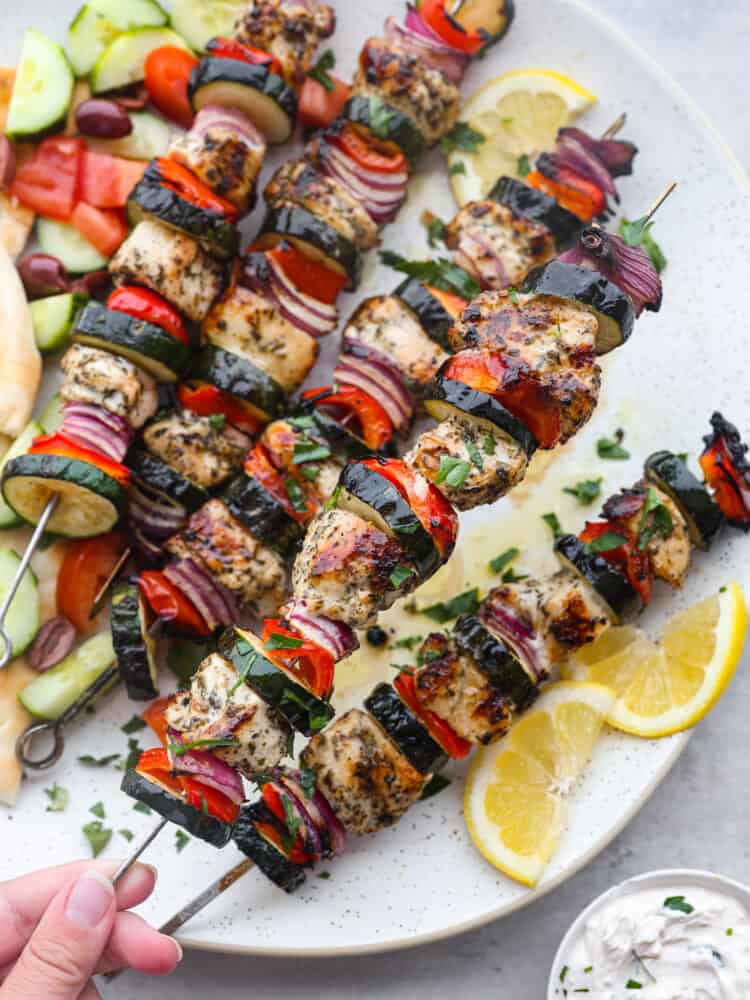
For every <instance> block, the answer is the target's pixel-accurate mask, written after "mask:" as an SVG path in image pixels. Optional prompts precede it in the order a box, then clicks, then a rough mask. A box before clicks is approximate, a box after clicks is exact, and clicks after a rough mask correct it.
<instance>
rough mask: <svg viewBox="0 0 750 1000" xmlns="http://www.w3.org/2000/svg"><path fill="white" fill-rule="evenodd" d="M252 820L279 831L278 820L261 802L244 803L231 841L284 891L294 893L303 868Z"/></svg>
mask: <svg viewBox="0 0 750 1000" xmlns="http://www.w3.org/2000/svg"><path fill="white" fill-rule="evenodd" d="M256 823H267V824H269V825H270V826H274V827H276V828H277V829H279V830H280V826H279V823H278V822H277V820H276V817H275V816H274V815H273V813H272V812H271V810H270V809H269V808H268V807H267V806H266V805H265V803H263V802H253V803H247V802H246V803H245V804H244V805H243V806H241V807H240V814H239V816H238V817H237V821H236V822H235V824H234V833H233V838H234V842H235V844H236V845H237V847H239V849H240V850H241V851H242V853H243V854H244V855H245V856H246V857H248V858H250V860H251V861H254V862H255V864H256V865H257V866H258V868H259V869H260V870H261V871H262V872H263V874H264V875H265V876H266V877H267V878H269V879H270V880H271V881H272V882H273V884H274V885H276V886H278V887H279V889H283V890H284V892H294V891H295V890H296V889H299V887H300V886H301V885H302V883H303V882H304V881H305V869H304V868H303V867H302V866H301V865H297V864H295V863H294V862H293V861H290V860H289V859H288V858H286V857H285V856H284V855H283V854H282V853H281V851H280V850H279V849H278V848H277V847H276V846H275V845H274V844H272V843H270V842H269V841H268V840H266V839H265V838H264V837H262V836H261V834H260V833H258V831H257V829H256V828H255V824H256Z"/></svg>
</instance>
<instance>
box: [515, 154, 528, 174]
mask: <svg viewBox="0 0 750 1000" xmlns="http://www.w3.org/2000/svg"><path fill="white" fill-rule="evenodd" d="M516 173H517V174H518V175H519V176H520V177H528V175H529V174H530V173H531V160H530V159H529V157H528V155H527V154H526V153H521V155H520V156H519V157H518V162H517V163H516Z"/></svg>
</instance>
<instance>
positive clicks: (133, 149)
mask: <svg viewBox="0 0 750 1000" xmlns="http://www.w3.org/2000/svg"><path fill="white" fill-rule="evenodd" d="M130 121H131V123H132V125H133V131H132V132H131V133H130V135H126V136H124V137H123V138H122V139H87V140H86V145H87V146H88V147H89V149H93V150H94V151H95V152H97V153H109V154H110V155H111V156H124V157H125V159H127V160H152V159H153V158H154V157H155V156H163V155H164V151H165V149H166V148H167V146H168V145H169V140H170V138H171V136H172V130H171V129H170V127H169V125H168V124H167V123H166V122H165V121H164V119H163V118H159V117H158V116H157V115H152V114H151V112H150V111H131V112H130Z"/></svg>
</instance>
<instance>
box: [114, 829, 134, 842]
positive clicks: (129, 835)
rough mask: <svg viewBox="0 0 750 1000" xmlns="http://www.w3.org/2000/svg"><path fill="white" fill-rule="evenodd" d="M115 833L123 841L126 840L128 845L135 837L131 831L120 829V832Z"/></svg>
mask: <svg viewBox="0 0 750 1000" xmlns="http://www.w3.org/2000/svg"><path fill="white" fill-rule="evenodd" d="M117 832H118V833H119V834H120V836H121V837H123V838H124V839H125V840H127V842H128V843H130V841H131V840H132V839H133V837H134V836H135V834H134V833H133V831H132V830H126V829H122V830H118V831H117Z"/></svg>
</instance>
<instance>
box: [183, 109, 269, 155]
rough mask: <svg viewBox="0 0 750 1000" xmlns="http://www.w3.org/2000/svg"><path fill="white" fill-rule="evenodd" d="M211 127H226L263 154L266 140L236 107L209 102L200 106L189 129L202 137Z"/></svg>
mask: <svg viewBox="0 0 750 1000" xmlns="http://www.w3.org/2000/svg"><path fill="white" fill-rule="evenodd" d="M212 128H223V129H227V130H229V131H231V132H233V133H234V134H235V135H236V136H237V137H238V138H240V139H242V140H244V142H245V143H246V144H247V145H248V146H252V147H254V148H258V149H262V150H263V152H264V154H265V149H266V140H265V138H264V136H263V134H262V133H261V132H259V131H258V129H257V128H256V127H255V125H254V124H253V123H252V122H251V121H250V119H249V118H248V117H247V116H246V115H243V113H242V112H241V111H238V110H237V109H236V108H223V107H221V106H220V105H218V104H209V105H207V106H206V107H205V108H201V110H200V111H199V112H198V114H197V115H196V116H195V121H194V122H193V124H192V127H191V129H190V131H191V132H194V133H195V135H197V136H199V137H201V138H203V136H205V135H206V133H207V132H208V131H209V130H210V129H212Z"/></svg>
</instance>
